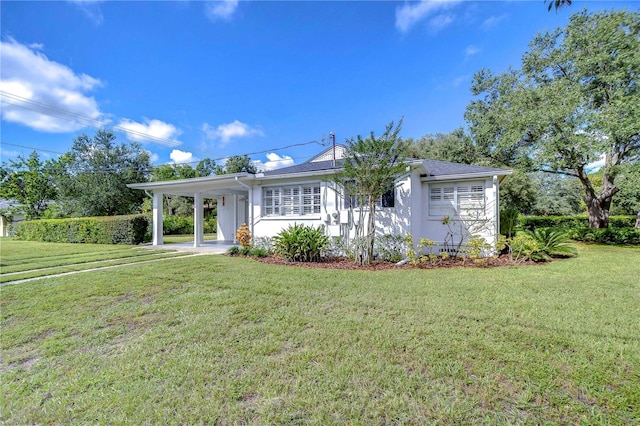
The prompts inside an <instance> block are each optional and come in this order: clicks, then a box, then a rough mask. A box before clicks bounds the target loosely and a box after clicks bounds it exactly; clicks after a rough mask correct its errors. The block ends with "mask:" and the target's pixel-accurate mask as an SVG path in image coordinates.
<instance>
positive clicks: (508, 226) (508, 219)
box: [500, 208, 520, 238]
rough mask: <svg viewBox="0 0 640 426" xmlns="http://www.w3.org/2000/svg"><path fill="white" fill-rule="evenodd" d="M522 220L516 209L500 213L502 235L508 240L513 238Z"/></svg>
mask: <svg viewBox="0 0 640 426" xmlns="http://www.w3.org/2000/svg"><path fill="white" fill-rule="evenodd" d="M519 220H520V212H518V210H517V209H514V208H508V209H504V210H501V211H500V234H502V235H504V236H505V237H507V238H511V237H513V236H514V235H515V234H516V229H517V227H518V224H519Z"/></svg>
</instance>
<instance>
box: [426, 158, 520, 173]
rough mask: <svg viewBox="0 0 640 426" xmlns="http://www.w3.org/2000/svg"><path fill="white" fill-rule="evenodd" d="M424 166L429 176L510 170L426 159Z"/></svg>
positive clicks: (505, 171)
mask: <svg viewBox="0 0 640 426" xmlns="http://www.w3.org/2000/svg"><path fill="white" fill-rule="evenodd" d="M423 165H424V168H425V169H426V171H427V174H428V175H429V176H446V175H463V174H467V173H486V174H488V175H489V174H498V175H501V174H507V173H509V171H508V170H505V169H498V168H495V167H485V166H474V165H473V164H459V163H450V162H448V161H440V160H424V162H423Z"/></svg>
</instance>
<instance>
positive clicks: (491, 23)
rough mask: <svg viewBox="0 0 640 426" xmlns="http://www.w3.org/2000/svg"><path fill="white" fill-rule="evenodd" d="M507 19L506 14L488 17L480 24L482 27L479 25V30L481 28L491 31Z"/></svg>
mask: <svg viewBox="0 0 640 426" xmlns="http://www.w3.org/2000/svg"><path fill="white" fill-rule="evenodd" d="M508 18H509V15H507V14H503V15H499V16H490V17H488V18H487V19H485V20H484V22H483V23H482V25H480V28H482V29H483V30H488V29H491V28H493V27H495V26H497V25H498V24H499V23H500V22H502V21H504V20H506V19H508Z"/></svg>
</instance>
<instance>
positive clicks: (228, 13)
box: [204, 0, 238, 21]
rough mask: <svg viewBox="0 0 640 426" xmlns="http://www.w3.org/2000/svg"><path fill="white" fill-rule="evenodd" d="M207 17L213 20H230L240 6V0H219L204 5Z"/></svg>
mask: <svg viewBox="0 0 640 426" xmlns="http://www.w3.org/2000/svg"><path fill="white" fill-rule="evenodd" d="M204 7H205V14H206V15H207V18H209V19H210V20H212V21H220V20H222V21H228V20H230V19H231V17H232V16H233V14H234V13H235V11H236V9H237V8H238V0H219V1H212V2H207V3H205V5H204Z"/></svg>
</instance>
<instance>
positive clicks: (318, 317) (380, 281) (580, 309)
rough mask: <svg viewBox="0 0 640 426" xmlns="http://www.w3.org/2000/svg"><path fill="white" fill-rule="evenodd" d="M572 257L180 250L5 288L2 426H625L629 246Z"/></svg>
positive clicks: (629, 369) (633, 252) (631, 403)
mask: <svg viewBox="0 0 640 426" xmlns="http://www.w3.org/2000/svg"><path fill="white" fill-rule="evenodd" d="M579 248H580V255H579V257H577V258H574V259H568V260H563V261H559V262H553V263H551V264H548V265H543V266H525V267H508V268H490V269H479V268H473V269H459V268H453V269H436V270H416V269H413V270H388V271H332V270H326V269H308V268H295V267H287V266H276V265H265V264H261V263H258V262H255V261H252V260H250V259H245V258H230V257H226V256H196V257H185V258H175V259H171V260H164V261H162V262H158V263H153V264H141V265H137V266H131V267H127V268H120V269H112V270H105V271H96V272H87V273H84V274H81V275H73V276H67V277H60V278H50V279H46V280H41V281H37V282H31V283H25V284H18V285H12V286H6V287H3V288H2V289H1V290H0V291H1V299H0V300H1V308H2V309H1V315H2V322H1V324H0V325H1V327H2V339H1V349H2V363H1V369H2V394H3V398H2V400H1V402H0V404H1V405H0V408H1V417H0V421H2V422H4V423H7V424H33V423H37V424H46V423H57V424H60V423H64V424H80V423H84V424H86V423H91V424H94V423H109V424H119V423H130V424H156V423H162V424H166V423H169V424H203V423H207V424H217V423H219V424H243V423H244V424H246V423H248V424H282V423H290V424H341V425H345V424H348V423H351V424H354V425H356V424H388V423H402V424H424V423H439V424H470V423H485V424H486V423H530V424H540V423H563V424H575V423H584V424H625V423H626V424H636V423H638V421H640V418H639V417H638V408H639V407H640V386H639V385H638V383H640V280H638V264H640V250H638V249H637V248H619V247H603V246H583V245H581V246H579ZM3 250H4V248H3Z"/></svg>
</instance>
